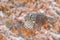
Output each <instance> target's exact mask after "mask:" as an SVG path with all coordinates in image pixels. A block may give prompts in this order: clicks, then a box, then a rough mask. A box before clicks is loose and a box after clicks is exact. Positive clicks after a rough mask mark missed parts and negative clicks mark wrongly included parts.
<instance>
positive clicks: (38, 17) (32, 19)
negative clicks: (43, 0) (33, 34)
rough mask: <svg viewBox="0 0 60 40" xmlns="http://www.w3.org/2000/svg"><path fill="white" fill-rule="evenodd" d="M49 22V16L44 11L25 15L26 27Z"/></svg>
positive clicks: (37, 26)
mask: <svg viewBox="0 0 60 40" xmlns="http://www.w3.org/2000/svg"><path fill="white" fill-rule="evenodd" d="M46 22H47V17H46V16H45V14H43V13H29V14H27V15H26V17H25V28H27V29H33V28H40V27H41V26H43V25H44V24H45V23H46Z"/></svg>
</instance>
